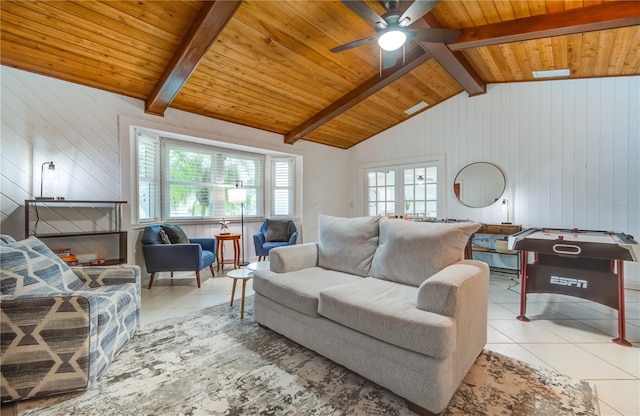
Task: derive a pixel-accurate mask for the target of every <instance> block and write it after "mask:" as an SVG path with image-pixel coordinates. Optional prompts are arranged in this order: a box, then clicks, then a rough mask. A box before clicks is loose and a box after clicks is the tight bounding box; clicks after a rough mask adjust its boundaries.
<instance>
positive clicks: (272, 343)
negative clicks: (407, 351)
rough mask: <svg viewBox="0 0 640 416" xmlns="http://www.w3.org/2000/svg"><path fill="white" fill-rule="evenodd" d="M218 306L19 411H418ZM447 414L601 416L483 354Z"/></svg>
mask: <svg viewBox="0 0 640 416" xmlns="http://www.w3.org/2000/svg"><path fill="white" fill-rule="evenodd" d="M252 308H253V297H251V298H248V299H247V310H246V311H245V319H244V320H240V319H239V316H238V315H239V311H238V308H237V307H234V308H229V306H228V305H219V306H215V307H212V308H208V309H205V310H203V311H201V312H199V313H197V314H192V315H189V316H185V317H180V318H174V319H171V320H167V321H162V322H159V323H156V324H154V325H153V326H149V327H147V328H145V329H144V330H142V331H141V332H139V333H138V334H137V335H136V337H135V338H134V339H133V340H132V341H131V342H130V343H129V345H128V346H127V347H126V348H125V350H124V351H123V352H121V353H120V355H119V356H118V357H117V358H116V359H115V360H114V362H113V363H112V364H111V366H110V367H109V369H108V370H107V371H106V372H105V373H104V374H103V375H102V376H101V377H100V379H99V380H98V382H97V383H96V385H94V386H93V387H92V388H91V389H89V390H88V391H86V392H82V393H77V394H71V395H64V396H58V397H55V398H50V399H47V400H46V401H44V402H41V404H40V405H39V406H38V407H37V408H32V409H25V410H23V411H21V412H20V413H19V414H20V415H67V414H74V415H229V416H234V415H274V416H276V415H278V416H279V415H333V416H335V415H367V416H376V415H379V416H382V415H384V416H392V415H398V416H400V415H414V413H412V412H411V411H409V410H408V409H407V405H406V403H405V401H404V400H403V399H402V398H400V397H398V396H396V395H395V394H393V393H391V392H389V391H388V390H386V389H384V388H381V387H379V386H378V385H376V384H374V383H372V382H370V381H368V380H366V379H364V378H362V377H360V376H358V375H357V374H355V373H353V372H351V371H349V370H347V369H345V368H344V367H341V366H339V365H337V364H334V363H333V362H331V361H330V360H327V359H325V358H323V357H321V356H320V355H318V354H316V353H314V352H313V351H310V350H308V349H306V348H304V347H301V346H299V345H298V344H296V343H294V342H292V341H290V340H288V339H287V338H284V337H282V336H280V335H278V334H276V333H275V332H273V331H268V330H265V329H262V328H260V327H259V326H258V325H257V324H256V323H255V321H254V320H253V310H252ZM443 414H444V415H460V414H462V415H536V416H543V415H550V416H557V415H597V414H598V410H597V398H596V395H595V387H594V386H593V385H592V384H589V383H586V382H581V381H577V380H573V379H570V378H569V377H566V376H563V375H561V374H558V373H554V372H551V371H547V370H543V369H540V368H534V367H531V366H528V365H526V364H524V363H522V362H520V361H517V360H514V359H511V358H508V357H505V356H503V355H500V354H497V353H494V352H490V351H484V352H483V353H482V354H481V355H480V357H479V358H478V360H477V361H476V363H475V365H474V366H473V367H472V369H471V371H470V372H469V374H467V377H466V378H465V380H464V382H463V383H462V385H461V386H460V388H459V389H458V391H457V392H456V394H455V396H454V397H453V399H452V400H451V403H450V404H449V407H448V408H447V410H446V411H445V412H444V413H443Z"/></svg>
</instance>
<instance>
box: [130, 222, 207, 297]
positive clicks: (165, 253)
mask: <svg viewBox="0 0 640 416" xmlns="http://www.w3.org/2000/svg"><path fill="white" fill-rule="evenodd" d="M142 252H143V254H144V262H145V264H146V267H147V271H148V272H149V273H151V276H150V278H149V289H151V286H152V285H153V278H154V276H155V274H156V272H171V277H173V272H178V271H190V270H193V271H195V272H196V280H197V282H198V288H199V287H200V270H202V269H204V268H205V267H207V266H209V270H211V275H212V276H215V273H214V272H213V266H212V265H213V263H215V261H216V254H215V253H216V239H215V238H187V237H186V235H185V234H184V231H182V229H181V228H180V227H177V226H171V225H168V224H162V225H150V226H148V227H145V229H144V234H143V235H142Z"/></svg>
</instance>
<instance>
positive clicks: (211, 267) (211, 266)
mask: <svg viewBox="0 0 640 416" xmlns="http://www.w3.org/2000/svg"><path fill="white" fill-rule="evenodd" d="M209 270H211V276H213V277H216V274H215V273H214V271H213V263H211V264H210V265H209Z"/></svg>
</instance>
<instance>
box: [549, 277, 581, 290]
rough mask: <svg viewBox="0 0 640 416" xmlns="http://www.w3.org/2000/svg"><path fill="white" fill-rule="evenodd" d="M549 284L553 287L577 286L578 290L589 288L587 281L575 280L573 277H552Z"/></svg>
mask: <svg viewBox="0 0 640 416" xmlns="http://www.w3.org/2000/svg"><path fill="white" fill-rule="evenodd" d="M549 283H551V284H552V285H559V286H568V287H573V286H575V287H576V288H577V289H586V288H587V281H586V280H582V279H573V278H571V277H560V276H551V279H550V280H549Z"/></svg>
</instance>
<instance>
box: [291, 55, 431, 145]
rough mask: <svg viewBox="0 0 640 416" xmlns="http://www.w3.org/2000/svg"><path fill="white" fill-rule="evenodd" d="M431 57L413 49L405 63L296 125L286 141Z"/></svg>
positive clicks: (360, 86) (373, 92)
mask: <svg viewBox="0 0 640 416" xmlns="http://www.w3.org/2000/svg"><path fill="white" fill-rule="evenodd" d="M430 58H431V56H430V55H429V54H428V53H426V52H425V51H424V50H422V49H421V48H414V49H412V50H411V51H409V52H408V53H407V57H406V61H405V63H404V65H403V64H402V62H399V63H398V64H396V66H394V67H392V68H389V69H388V70H385V71H383V72H382V76H379V75H375V76H373V77H371V78H369V79H368V80H367V81H365V82H364V83H363V84H361V85H359V86H358V87H357V88H356V89H355V90H353V91H350V92H349V93H348V94H346V95H344V96H342V97H341V98H339V99H338V100H337V101H335V102H334V103H332V104H331V105H329V106H328V107H326V108H324V109H323V110H321V111H320V112H318V113H317V114H315V115H314V116H312V117H311V118H309V119H308V120H306V121H305V122H303V123H302V124H300V125H299V126H297V127H295V128H294V129H292V130H291V131H290V132H289V133H287V134H285V136H284V142H285V143H287V144H293V143H295V142H297V141H298V140H300V139H302V138H303V137H304V136H305V135H306V134H308V133H310V132H312V131H313V130H315V129H317V128H318V127H320V126H322V125H323V124H325V123H327V122H329V121H330V120H332V119H334V118H335V117H337V116H339V115H340V114H342V113H343V112H345V111H347V110H348V109H350V108H351V107H353V106H354V105H356V104H358V103H360V102H362V101H363V100H365V99H366V98H368V97H369V96H371V95H372V94H375V93H376V92H377V91H380V90H381V89H383V88H384V87H386V86H387V85H389V84H391V83H392V82H394V81H396V80H398V79H400V78H402V77H403V76H404V75H405V74H407V73H409V72H411V71H413V69H415V68H416V67H418V66H419V65H421V64H423V63H425V62H426V61H427V60H428V59H430Z"/></svg>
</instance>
